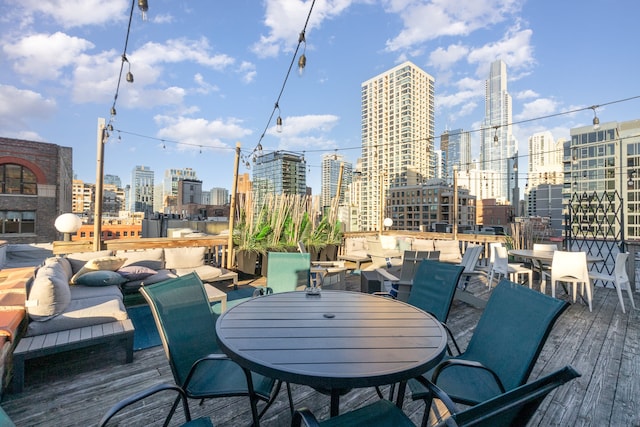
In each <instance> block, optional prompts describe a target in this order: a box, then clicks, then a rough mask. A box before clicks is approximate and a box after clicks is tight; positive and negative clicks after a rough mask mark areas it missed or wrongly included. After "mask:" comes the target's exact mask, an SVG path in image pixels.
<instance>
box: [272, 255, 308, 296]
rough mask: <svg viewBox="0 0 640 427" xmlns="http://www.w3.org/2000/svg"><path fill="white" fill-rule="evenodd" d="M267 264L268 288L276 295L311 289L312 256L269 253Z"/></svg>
mask: <svg viewBox="0 0 640 427" xmlns="http://www.w3.org/2000/svg"><path fill="white" fill-rule="evenodd" d="M267 263H268V267H267V287H268V288H271V289H272V290H273V292H274V293H279V292H289V291H295V290H296V288H298V287H302V288H307V287H309V283H310V276H311V255H309V254H308V253H296V252H269V254H268V255H267Z"/></svg>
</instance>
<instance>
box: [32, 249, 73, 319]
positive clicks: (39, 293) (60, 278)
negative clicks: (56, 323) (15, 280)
mask: <svg viewBox="0 0 640 427" xmlns="http://www.w3.org/2000/svg"><path fill="white" fill-rule="evenodd" d="M70 302H71V290H70V289H69V283H68V282H67V276H66V274H65V272H64V268H63V266H62V265H61V264H60V262H58V261H56V259H55V258H51V259H48V260H46V261H45V265H44V266H42V267H40V268H39V269H38V273H37V274H36V277H35V279H34V280H33V283H32V284H31V289H30V290H29V296H28V299H27V301H26V302H25V307H26V309H27V312H28V313H29V317H30V318H31V320H35V321H45V320H48V319H50V318H52V317H54V316H57V315H58V314H60V313H62V312H63V311H64V310H66V309H67V307H68V306H69V303H70Z"/></svg>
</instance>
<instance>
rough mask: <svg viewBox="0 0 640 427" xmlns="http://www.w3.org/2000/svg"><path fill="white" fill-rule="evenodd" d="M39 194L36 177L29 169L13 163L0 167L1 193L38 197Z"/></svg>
mask: <svg viewBox="0 0 640 427" xmlns="http://www.w3.org/2000/svg"><path fill="white" fill-rule="evenodd" d="M37 192H38V184H37V182H36V175H35V174H34V173H33V172H31V171H30V170H29V169H27V168H25V167H24V166H21V165H16V164H12V163H5V164H2V165H0V193H3V194H28V195H36V194H37Z"/></svg>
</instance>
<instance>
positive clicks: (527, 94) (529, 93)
mask: <svg viewBox="0 0 640 427" xmlns="http://www.w3.org/2000/svg"><path fill="white" fill-rule="evenodd" d="M539 96H540V95H539V94H538V93H537V92H536V91H534V90H532V89H527V90H523V91H521V92H518V93H516V95H515V98H516V99H529V98H537V97H539Z"/></svg>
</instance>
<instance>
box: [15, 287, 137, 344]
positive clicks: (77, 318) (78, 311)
mask: <svg viewBox="0 0 640 427" xmlns="http://www.w3.org/2000/svg"><path fill="white" fill-rule="evenodd" d="M94 289H95V288H94ZM125 319H127V311H126V310H125V308H124V304H123V303H122V300H121V299H119V298H113V297H108V296H106V297H96V298H83V299H74V300H72V301H71V303H70V304H69V306H68V307H67V310H66V311H65V312H64V313H62V314H60V315H58V316H55V317H52V318H50V319H48V320H45V321H41V322H29V326H28V327H27V332H26V334H25V336H34V335H42V334H48V333H52V332H59V331H67V330H69V329H75V328H82V327H85V326H93V325H100V324H103V323H109V322H114V321H116V320H125Z"/></svg>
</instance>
